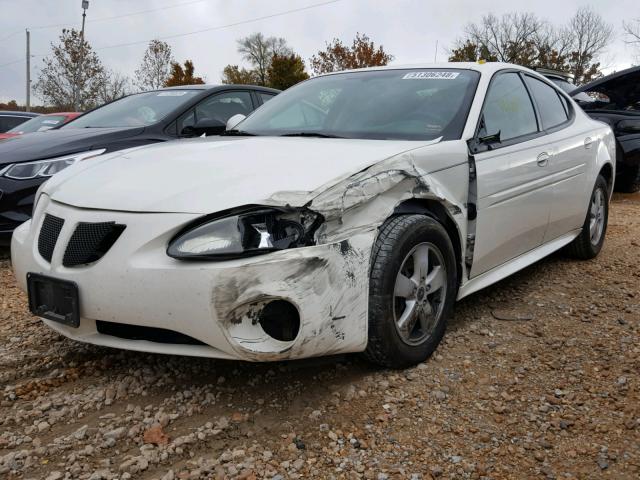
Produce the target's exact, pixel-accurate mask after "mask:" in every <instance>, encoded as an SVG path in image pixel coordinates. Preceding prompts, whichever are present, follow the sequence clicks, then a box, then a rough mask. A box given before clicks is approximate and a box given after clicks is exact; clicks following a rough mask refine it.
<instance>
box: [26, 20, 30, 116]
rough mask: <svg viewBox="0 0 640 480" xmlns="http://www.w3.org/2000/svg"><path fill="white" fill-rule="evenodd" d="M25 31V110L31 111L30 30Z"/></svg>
mask: <svg viewBox="0 0 640 480" xmlns="http://www.w3.org/2000/svg"><path fill="white" fill-rule="evenodd" d="M26 32H27V100H26V110H27V112H30V111H31V32H30V31H29V29H27V30H26Z"/></svg>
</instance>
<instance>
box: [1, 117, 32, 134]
mask: <svg viewBox="0 0 640 480" xmlns="http://www.w3.org/2000/svg"><path fill="white" fill-rule="evenodd" d="M26 120H29V119H28V118H25V117H10V116H6V117H0V132H6V131H7V130H11V129H12V128H14V127H17V126H18V125H20V124H21V123H24V122H25V121H26Z"/></svg>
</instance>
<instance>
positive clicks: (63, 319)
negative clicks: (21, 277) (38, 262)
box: [27, 273, 80, 328]
mask: <svg viewBox="0 0 640 480" xmlns="http://www.w3.org/2000/svg"><path fill="white" fill-rule="evenodd" d="M27 291H28V294H29V310H31V313H33V314H34V315H37V316H39V317H42V318H46V319H47V320H52V321H54V322H58V323H62V324H64V325H68V326H70V327H75V328H77V327H79V326H80V296H79V294H78V285H77V284H76V283H75V282H70V281H68V280H60V279H59V278H53V277H48V276H46V275H40V274H38V273H28V274H27Z"/></svg>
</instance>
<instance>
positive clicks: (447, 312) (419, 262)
mask: <svg viewBox="0 0 640 480" xmlns="http://www.w3.org/2000/svg"><path fill="white" fill-rule="evenodd" d="M425 258H426V264H425ZM425 265H426V266H425ZM425 272H426V274H425ZM400 274H402V276H403V278H402V279H400V277H399V275H400ZM410 277H411V278H410ZM407 282H410V283H407ZM456 295H457V267H456V258H455V253H454V250H453V245H452V244H451V239H450V238H449V235H448V234H447V231H446V230H445V229H444V227H443V226H442V225H441V224H440V223H439V222H438V221H436V220H434V219H433V218H431V217H428V216H425V215H400V216H396V217H392V218H390V219H389V220H387V221H386V222H385V223H384V225H383V226H382V227H381V229H380V233H379V235H378V238H377V239H376V242H375V244H374V247H373V256H372V266H371V274H370V282H369V332H368V333H369V340H368V344H367V348H366V350H365V352H364V355H365V357H366V358H367V359H368V360H369V361H371V362H373V363H376V364H378V365H381V366H383V367H389V368H403V367H408V366H411V365H414V364H416V363H420V362H422V361H424V360H426V359H427V358H428V357H429V356H430V355H431V354H432V353H433V352H434V350H435V349H436V347H437V346H438V344H439V343H440V340H441V339H442V337H443V335H444V332H445V327H446V323H447V319H448V318H449V317H450V316H451V312H452V310H453V304H454V302H455V298H456ZM411 312H413V314H412V313H411ZM399 324H402V327H400V326H398V325H399Z"/></svg>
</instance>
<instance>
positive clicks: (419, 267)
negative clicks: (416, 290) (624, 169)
mask: <svg viewBox="0 0 640 480" xmlns="http://www.w3.org/2000/svg"><path fill="white" fill-rule="evenodd" d="M428 272H429V247H428V246H427V245H419V246H418V248H416V251H415V252H413V280H414V281H415V282H416V283H420V281H421V280H423V279H424V278H426V277H427V273H428Z"/></svg>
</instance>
